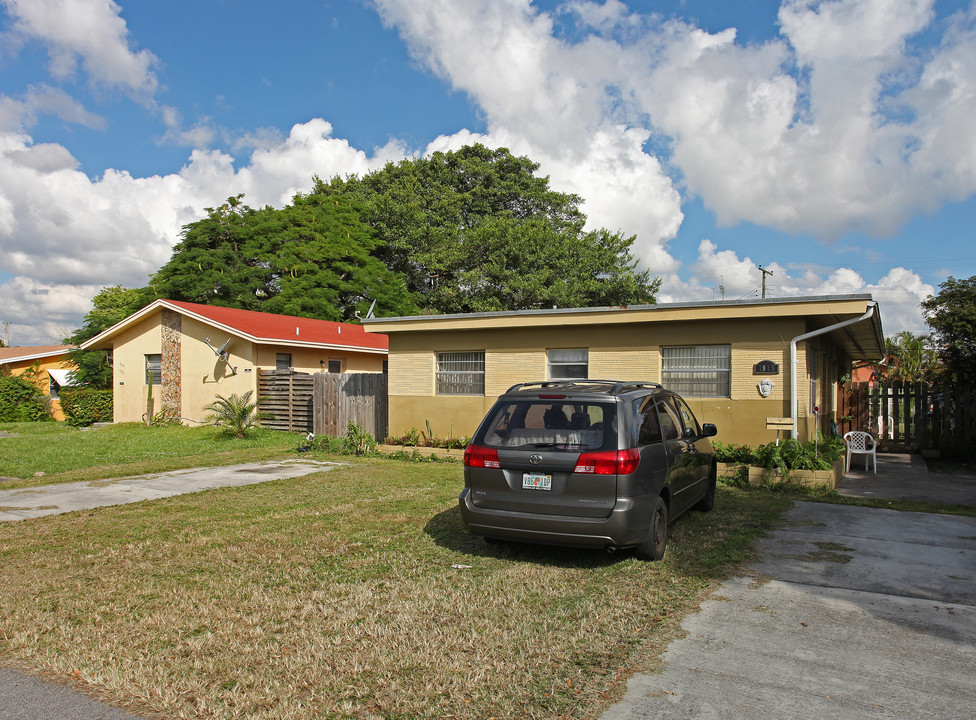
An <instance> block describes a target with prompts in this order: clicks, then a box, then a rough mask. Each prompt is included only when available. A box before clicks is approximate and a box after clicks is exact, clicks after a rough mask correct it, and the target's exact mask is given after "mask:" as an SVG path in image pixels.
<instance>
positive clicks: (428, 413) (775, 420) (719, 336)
mask: <svg viewBox="0 0 976 720" xmlns="http://www.w3.org/2000/svg"><path fill="white" fill-rule="evenodd" d="M363 322H364V325H365V327H366V329H367V330H369V331H371V332H379V333H385V334H387V335H388V336H389V339H390V357H389V388H390V390H389V394H390V398H389V403H390V418H389V427H390V434H391V435H398V434H403V433H406V432H408V431H409V430H410V429H411V428H417V429H421V430H423V429H425V428H426V426H427V423H429V424H430V428H431V431H432V432H433V433H434V434H435V435H437V436H440V437H445V436H447V435H450V434H451V433H452V432H453V433H454V435H455V436H460V435H471V434H473V433H474V431H475V429H476V428H477V425H478V423H479V422H480V421H481V419H482V417H483V416H484V414H485V412H486V411H487V410H488V408H489V407H490V406H491V405H492V403H493V402H494V401H495V398H496V397H497V396H498V395H500V394H501V393H503V392H504V391H505V390H506V389H507V388H508V387H509V386H511V385H513V384H515V383H518V382H526V381H534V380H552V379H561V378H594V379H612V380H618V379H619V380H644V381H652V382H660V383H662V384H663V385H664V386H665V387H668V388H671V389H674V390H676V391H678V392H679V393H681V394H682V395H684V396H685V398H686V399H687V400H688V402H689V404H690V405H691V406H692V408H693V409H694V411H695V413H696V414H697V415H698V419H699V421H701V422H711V423H715V424H716V425H717V426H718V428H719V436H718V439H719V440H721V441H723V442H727V443H748V444H750V445H757V444H759V443H765V442H769V441H770V440H774V439H775V438H776V437H777V429H778V430H779V431H780V432H781V435H780V436H781V437H789V436H790V434H791V432H793V433H794V434H795V435H796V436H797V437H798V438H800V439H809V438H812V437H813V435H814V428H815V422H814V420H813V412H812V410H813V408H814V407H816V406H819V407H820V409H821V412H820V413H819V425H820V428H821V430H822V431H824V432H825V433H826V432H829V431H830V420H831V419H832V414H833V411H834V404H835V402H836V388H837V383H838V380H839V378H840V377H841V376H842V375H845V374H846V373H848V372H850V367H851V361H853V360H861V359H865V360H875V359H878V358H880V357H881V356H882V353H883V351H884V339H883V334H882V330H881V319H880V316H879V314H878V312H877V306H876V303H874V302H873V301H872V299H871V296H870V295H844V296H825V297H808V298H787V299H765V300H746V301H735V302H693V303H672V304H660V305H641V306H631V307H610V308H585V309H554V310H532V311H519V312H494V313H479V314H465V315H435V316H424V317H399V318H376V319H369V320H364V321H363ZM794 360H795V367H794V364H793V363H794ZM794 373H795V377H796V381H795V383H794V382H793V381H792V377H793V375H794ZM794 384H795V386H796V388H797V392H796V393H795V394H794V393H793V391H792V386H793V385H794Z"/></svg>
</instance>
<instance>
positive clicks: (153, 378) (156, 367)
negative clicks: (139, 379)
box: [146, 354, 163, 385]
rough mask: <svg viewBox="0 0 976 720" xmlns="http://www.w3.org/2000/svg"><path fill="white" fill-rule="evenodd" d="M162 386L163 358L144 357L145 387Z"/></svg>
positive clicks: (159, 356)
mask: <svg viewBox="0 0 976 720" xmlns="http://www.w3.org/2000/svg"><path fill="white" fill-rule="evenodd" d="M149 384H153V385H162V384H163V356H162V355H159V354H157V355H146V385H149Z"/></svg>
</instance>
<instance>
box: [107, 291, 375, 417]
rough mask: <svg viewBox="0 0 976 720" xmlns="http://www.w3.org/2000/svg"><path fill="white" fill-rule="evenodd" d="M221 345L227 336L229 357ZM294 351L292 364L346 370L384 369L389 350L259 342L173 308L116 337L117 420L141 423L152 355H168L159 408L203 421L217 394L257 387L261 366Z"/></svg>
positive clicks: (156, 396) (156, 393)
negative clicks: (338, 365)
mask: <svg viewBox="0 0 976 720" xmlns="http://www.w3.org/2000/svg"><path fill="white" fill-rule="evenodd" d="M208 338H209V340H210V345H211V346H213V347H214V348H217V349H219V348H220V347H221V346H222V345H223V344H224V342H225V341H227V340H228V338H229V339H230V343H228V345H227V349H226V352H227V359H226V361H225V360H221V359H220V358H219V357H218V356H217V355H216V354H215V353H214V351H213V350H212V349H211V348H210V347H209V346H208V345H207V343H206V340H207V339H208ZM279 352H281V353H291V355H292V367H294V368H295V370H298V371H300V372H308V373H312V372H320V371H321V370H322V366H321V364H320V360H325V361H326V362H328V360H330V359H337V360H342V362H343V372H382V371H383V362H384V361H385V360H386V355H383V354H375V353H357V352H351V351H331V350H328V349H317V348H302V347H291V346H288V345H278V346H276V345H257V344H256V343H252V342H250V341H248V340H246V339H244V338H241V337H239V336H237V335H233V334H231V333H229V332H227V331H225V330H220V329H217V328H214V327H213V326H212V325H208V324H206V323H204V322H201V321H199V320H197V319H195V318H193V317H190V316H187V315H182V314H180V313H176V312H174V311H172V310H169V309H163V310H161V311H160V312H155V313H152V314H151V315H148V316H147V317H145V318H144V319H143V320H141V321H140V322H138V323H136V324H134V325H132V326H131V327H129V328H126V329H125V330H123V331H122V332H120V333H119V335H118V336H117V337H116V338H115V339H114V352H113V356H114V365H113V373H114V377H113V383H114V384H113V387H114V390H115V393H114V397H115V400H114V410H115V421H116V422H141V421H142V420H143V416H144V415H145V413H146V399H147V394H148V393H147V391H148V387H147V385H146V374H145V363H146V355H150V354H160V355H162V356H163V357H162V365H163V369H162V375H163V384H162V386H159V385H156V386H154V387H153V412H159V411H160V410H161V409H163V408H164V407H166V409H168V410H172V411H174V412H176V414H177V415H178V416H179V417H181V418H183V419H184V421H192V422H200V421H202V420H203V418H204V416H205V415H206V414H207V413H206V411H205V410H204V407H205V406H206V405H209V404H210V403H212V402H213V401H214V400H215V399H216V396H217V395H222V396H224V397H229V396H230V395H235V394H236V395H243V394H244V393H246V392H247V391H249V390H250V391H252V392H254V393H255V394H256V392H257V374H258V370H259V369H264V370H267V369H274V367H275V356H276V354H277V353H279Z"/></svg>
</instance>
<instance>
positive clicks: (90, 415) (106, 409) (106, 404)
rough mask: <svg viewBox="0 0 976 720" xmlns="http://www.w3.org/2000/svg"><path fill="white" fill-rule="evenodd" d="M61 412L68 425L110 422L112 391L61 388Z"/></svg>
mask: <svg viewBox="0 0 976 720" xmlns="http://www.w3.org/2000/svg"><path fill="white" fill-rule="evenodd" d="M60 397H61V410H62V411H63V412H64V417H65V420H67V422H68V424H69V425H91V424H92V423H97V422H112V391H111V390H93V389H90V388H81V389H79V390H69V389H66V388H62V390H61V393H60Z"/></svg>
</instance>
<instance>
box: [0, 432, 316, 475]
mask: <svg viewBox="0 0 976 720" xmlns="http://www.w3.org/2000/svg"><path fill="white" fill-rule="evenodd" d="M0 434H3V435H4V437H0V477H6V478H20V479H21V481H19V482H10V481H6V482H0V490H2V489H11V488H15V487H25V486H29V485H38V484H48V483H54V482H69V481H74V480H97V479H102V478H107V477H123V476H126V475H138V474H142V473H147V472H162V471H164V470H176V469H180V468H185V467H197V466H212V465H224V464H231V463H236V462H248V461H252V460H265V459H269V458H273V457H284V456H288V455H292V454H294V451H295V449H296V448H297V447H298V446H299V445H300V444H301V441H302V440H303V439H304V437H305V434H304V433H285V432H279V431H275V430H255V431H252V432H251V433H250V434H249V435H248V437H247V438H246V439H245V440H238V439H235V438H234V437H232V436H228V435H227V434H226V433H225V432H222V431H220V430H217V429H216V428H212V427H197V428H188V427H184V426H181V425H165V426H160V427H147V426H145V425H142V424H141V423H120V424H118V425H109V426H105V427H98V428H93V429H80V428H74V427H71V426H69V425H66V424H64V423H55V422H43V423H0ZM39 472H40V473H44V475H43V476H41V477H37V478H35V477H34V474H35V473H39Z"/></svg>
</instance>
